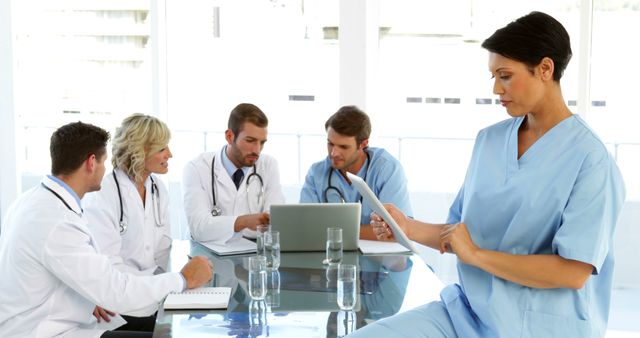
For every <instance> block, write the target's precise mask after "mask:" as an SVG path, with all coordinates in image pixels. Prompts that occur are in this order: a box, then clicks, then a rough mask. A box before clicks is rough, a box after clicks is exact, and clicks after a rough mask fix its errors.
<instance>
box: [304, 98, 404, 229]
mask: <svg viewBox="0 0 640 338" xmlns="http://www.w3.org/2000/svg"><path fill="white" fill-rule="evenodd" d="M324 126H325V130H326V131H327V152H328V156H327V157H326V158H325V159H324V160H322V161H320V162H317V163H314V164H313V165H312V166H311V168H310V169H309V172H308V173H307V177H306V179H305V182H304V186H303V187H302V191H301V192H300V202H301V203H327V202H331V203H340V202H362V197H361V196H360V194H359V193H358V191H357V190H356V189H355V188H353V187H351V182H349V180H348V179H347V177H346V172H347V171H348V172H350V173H352V174H354V175H358V176H360V177H362V179H364V181H365V182H367V184H368V185H369V187H371V190H373V192H374V193H375V194H376V196H377V197H378V199H380V201H382V202H383V203H393V204H395V205H397V206H398V208H400V210H402V212H404V213H405V214H407V215H409V216H412V211H411V204H410V202H409V193H408V192H407V179H406V177H405V175H404V170H403V169H402V165H401V164H400V162H399V161H398V160H397V159H396V158H395V157H393V156H391V154H389V153H388V152H387V151H386V150H384V149H381V148H373V147H369V135H370V134H371V122H370V121H369V117H368V116H367V114H365V113H364V112H363V111H362V110H360V109H358V108H357V107H355V106H344V107H342V108H340V109H339V110H338V111H337V112H336V113H335V114H333V115H332V116H331V117H330V118H329V119H328V120H327V122H326V123H325V125H324ZM361 210H362V213H361V217H360V222H361V224H362V227H361V228H360V237H361V238H365V239H375V236H374V235H373V233H372V232H371V227H370V226H369V223H370V221H371V218H370V215H371V212H372V210H371V208H370V207H369V206H368V205H366V204H363V205H362V209H361Z"/></svg>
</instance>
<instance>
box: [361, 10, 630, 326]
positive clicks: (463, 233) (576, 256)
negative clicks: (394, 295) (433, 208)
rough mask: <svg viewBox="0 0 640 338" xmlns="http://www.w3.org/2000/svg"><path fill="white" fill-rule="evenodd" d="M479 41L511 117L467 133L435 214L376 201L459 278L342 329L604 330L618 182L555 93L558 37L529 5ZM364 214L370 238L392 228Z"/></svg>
mask: <svg viewBox="0 0 640 338" xmlns="http://www.w3.org/2000/svg"><path fill="white" fill-rule="evenodd" d="M482 46H483V47H484V48H486V49H487V50H488V51H489V70H490V72H491V74H492V75H493V77H494V79H495V80H494V85H493V91H494V93H495V94H496V95H499V96H500V101H501V103H502V105H503V106H504V107H506V109H507V112H508V114H509V115H510V116H511V117H512V118H510V119H508V120H505V121H503V122H500V123H497V124H495V125H493V126H490V127H488V128H486V129H484V130H481V131H480V133H479V134H478V136H477V138H476V143H475V146H474V150H473V154H472V157H471V162H470V164H469V168H468V170H467V175H466V177H465V180H464V184H463V186H462V188H461V189H460V191H459V193H458V195H457V197H456V198H455V200H454V202H453V205H452V206H451V208H450V210H449V217H448V220H447V224H428V223H424V222H420V221H416V220H412V219H409V218H407V217H406V216H404V215H403V214H402V213H401V212H400V211H399V210H398V209H397V208H395V207H393V206H388V209H389V210H390V212H391V214H392V215H393V217H394V219H396V220H397V221H398V223H399V225H400V226H401V227H402V229H403V230H404V231H405V232H406V233H407V235H408V236H409V238H411V239H413V240H414V241H417V242H420V243H422V244H425V245H427V246H430V247H432V248H434V249H437V250H440V252H441V253H443V252H452V253H453V254H455V255H456V256H457V258H458V274H459V277H460V284H459V285H450V286H448V287H446V288H445V289H444V290H443V291H442V293H441V294H440V296H441V301H439V302H433V303H430V304H427V305H424V306H422V307H419V308H416V309H413V310H410V311H408V312H405V313H402V314H399V315H396V316H393V317H389V318H387V319H384V320H381V321H379V322H376V323H374V324H372V325H369V326H366V327H365V328H364V329H363V330H361V331H357V332H356V333H355V334H354V337H391V336H393V337H412V338H413V337H449V338H450V337H461V338H473V337H524V338H532V337H545V338H561V337H562V338H566V337H580V338H602V337H604V334H605V332H606V326H607V320H608V314H609V300H610V297H611V285H612V277H613V236H614V230H615V226H616V222H617V220H618V216H619V214H620V210H621V208H622V205H623V203H624V195H625V188H624V183H623V181H622V177H621V174H620V171H619V170H618V167H617V166H616V163H615V161H614V159H613V158H612V157H611V156H610V154H609V153H608V151H607V149H606V146H605V145H604V144H603V143H602V141H601V140H600V139H599V138H598V136H597V135H596V134H595V133H594V132H593V131H592V130H591V129H590V128H589V127H588V126H587V124H586V123H585V122H584V121H583V120H582V119H581V118H580V117H579V116H577V115H573V114H572V113H571V111H569V108H568V107H567V106H566V104H565V100H564V99H563V97H562V91H561V89H560V78H561V77H562V73H563V71H564V69H565V67H566V66H567V64H568V62H569V60H570V59H571V47H570V41H569V35H568V34H567V32H566V30H565V29H564V27H563V26H562V25H561V24H560V23H559V22H558V21H556V20H555V19H554V18H552V17H550V16H549V15H546V14H544V13H540V12H532V13H530V14H528V15H526V16H523V17H521V18H520V19H518V20H516V21H514V22H512V23H510V24H508V25H507V26H506V27H504V28H502V29H499V30H498V31H496V32H495V33H494V34H493V35H492V36H491V37H489V38H488V39H487V40H485V41H484V43H483V44H482ZM372 224H373V230H374V233H375V234H376V236H378V238H379V239H388V238H389V239H390V238H392V237H393V234H392V233H391V230H390V229H389V227H388V225H387V224H386V223H384V222H382V221H381V219H380V218H379V217H378V216H377V215H374V216H373V222H372Z"/></svg>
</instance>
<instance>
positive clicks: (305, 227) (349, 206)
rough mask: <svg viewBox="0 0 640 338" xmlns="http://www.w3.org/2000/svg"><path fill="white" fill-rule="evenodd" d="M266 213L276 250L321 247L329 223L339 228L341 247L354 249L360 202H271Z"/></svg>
mask: <svg viewBox="0 0 640 338" xmlns="http://www.w3.org/2000/svg"><path fill="white" fill-rule="evenodd" d="M270 213H271V215H270V218H271V229H273V230H278V231H280V251H324V250H325V245H326V241H327V228H330V227H340V228H342V247H343V250H345V251H351V250H358V238H359V237H360V203H300V204H273V205H271V212H270Z"/></svg>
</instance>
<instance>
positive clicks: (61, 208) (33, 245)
mask: <svg viewBox="0 0 640 338" xmlns="http://www.w3.org/2000/svg"><path fill="white" fill-rule="evenodd" d="M108 140H109V133H107V132H106V131H105V130H103V129H101V128H99V127H96V126H93V125H90V124H84V123H82V122H76V123H70V124H67V125H65V126H62V127H60V128H59V129H58V130H56V131H55V132H54V133H53V135H52V136H51V145H50V151H51V173H52V175H48V176H46V177H44V178H43V180H42V182H41V183H40V184H38V185H37V186H35V187H33V188H32V189H30V190H28V191H26V192H25V193H24V194H22V196H20V197H19V198H18V200H17V201H16V202H15V203H14V204H13V206H12V207H11V208H10V209H9V211H8V213H7V215H6V218H5V219H4V222H3V226H2V233H1V235H0V275H1V276H2V278H0V335H1V336H2V337H21V338H23V337H59V336H64V337H144V336H145V333H140V332H127V331H106V332H105V330H100V329H98V328H97V327H96V318H95V317H94V315H93V314H92V312H93V310H94V307H95V306H96V305H98V306H100V307H102V308H104V309H108V310H110V311H115V312H129V311H134V310H137V309H140V308H144V307H148V306H150V305H152V304H157V303H159V302H161V301H162V300H163V298H164V297H165V296H166V295H167V294H168V293H170V292H180V291H182V290H184V289H186V288H194V287H199V286H201V285H203V284H204V283H206V282H207V281H209V280H210V279H211V276H212V269H211V265H210V262H209V260H208V259H207V258H205V257H203V256H198V257H194V259H192V260H190V261H189V263H187V264H186V265H185V266H184V267H183V269H182V271H181V272H179V273H177V272H174V273H164V274H159V275H154V276H135V275H133V274H129V273H125V272H121V271H119V270H117V269H116V268H114V266H113V265H112V264H111V262H110V260H109V257H108V256H106V255H102V254H100V249H99V247H98V245H97V244H96V240H95V238H94V236H93V235H92V233H91V231H90V230H89V228H88V227H87V221H86V219H85V218H84V217H83V210H82V205H81V199H82V197H83V196H84V195H85V194H86V193H88V192H91V191H96V190H99V189H100V182H101V180H102V176H103V175H104V172H105V166H104V161H105V159H106V158H107V154H106V144H107V142H108ZM146 336H148V337H151V333H150V332H147V333H146Z"/></svg>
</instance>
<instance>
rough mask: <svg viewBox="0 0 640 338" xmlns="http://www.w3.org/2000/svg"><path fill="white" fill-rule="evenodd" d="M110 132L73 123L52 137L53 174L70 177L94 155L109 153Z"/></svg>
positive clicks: (100, 156) (84, 124)
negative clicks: (69, 175)
mask: <svg viewBox="0 0 640 338" xmlns="http://www.w3.org/2000/svg"><path fill="white" fill-rule="evenodd" d="M107 142H109V132H107V131H106V130H104V129H102V128H100V127H96V126H94V125H92V124H87V123H82V122H73V123H69V124H66V125H64V126H62V127H60V128H58V129H57V130H56V131H54V132H53V134H52V135H51V144H50V146H49V151H50V153H51V174H53V175H68V174H71V173H73V172H74V171H76V170H77V169H78V168H79V167H80V166H81V165H82V163H83V162H84V161H86V160H87V158H89V156H91V155H92V154H94V155H96V157H98V158H102V156H103V155H105V154H106V153H107Z"/></svg>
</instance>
